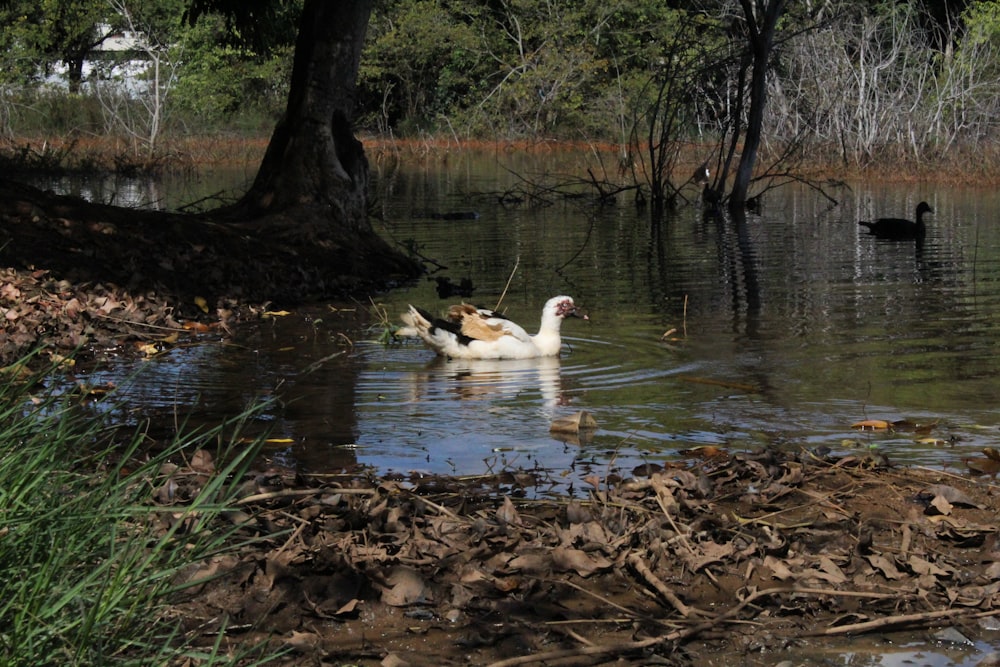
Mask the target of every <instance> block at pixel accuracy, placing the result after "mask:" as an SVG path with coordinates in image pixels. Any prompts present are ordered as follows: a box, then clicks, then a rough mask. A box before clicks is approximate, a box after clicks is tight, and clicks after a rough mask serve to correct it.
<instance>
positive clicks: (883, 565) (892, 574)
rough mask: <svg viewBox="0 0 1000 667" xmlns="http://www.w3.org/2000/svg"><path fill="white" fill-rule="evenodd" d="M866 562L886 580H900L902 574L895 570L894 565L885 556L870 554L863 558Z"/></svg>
mask: <svg viewBox="0 0 1000 667" xmlns="http://www.w3.org/2000/svg"><path fill="white" fill-rule="evenodd" d="M865 558H866V559H867V560H868V562H869V563H870V564H871V566H872V567H874V568H875V569H876V570H879V571H880V572H881V573H882V576H884V577H885V578H886V579H902V578H903V576H904V575H903V573H901V572H900V571H899V570H898V569H897V568H896V564H895V563H893V562H892V561H891V560H889V559H888V558H886V557H885V556H881V555H879V554H871V555H869V556H865Z"/></svg>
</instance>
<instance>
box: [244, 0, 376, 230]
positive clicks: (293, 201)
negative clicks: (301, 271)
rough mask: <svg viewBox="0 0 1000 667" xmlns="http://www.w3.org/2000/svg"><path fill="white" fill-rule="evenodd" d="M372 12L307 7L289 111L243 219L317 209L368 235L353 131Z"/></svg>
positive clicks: (348, 5)
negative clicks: (361, 66)
mask: <svg viewBox="0 0 1000 667" xmlns="http://www.w3.org/2000/svg"><path fill="white" fill-rule="evenodd" d="M371 9H372V0H354V1H352V2H347V1H343V0H341V1H338V2H327V1H325V0H305V3H304V6H303V10H302V20H301V25H300V27H299V35H298V41H297V42H296V46H295V62H294V65H293V69H292V80H291V86H290V88H289V94H288V106H287V108H286V110H285V114H284V116H283V117H282V119H281V120H280V121H279V123H278V125H277V127H276V128H275V130H274V133H273V134H272V136H271V142H270V144H269V145H268V148H267V152H266V153H265V155H264V159H263V161H262V162H261V165H260V169H259V170H258V172H257V178H256V180H255V181H254V183H253V185H252V186H251V188H250V190H249V192H247V194H246V195H245V196H244V198H243V200H242V201H241V202H240V203H239V204H237V207H236V208H237V209H238V210H240V213H241V215H249V216H250V217H256V216H259V215H266V214H268V213H274V212H279V211H282V210H286V209H289V208H301V207H306V208H312V207H317V208H319V209H321V210H323V211H326V212H327V215H328V216H329V219H330V223H331V224H337V225H346V226H347V227H349V228H352V229H368V228H369V224H368V220H367V210H366V209H367V188H368V160H367V159H366V158H365V153H364V148H363V147H362V145H361V142H360V141H358V140H357V139H356V138H355V137H354V134H353V130H352V125H351V124H352V120H353V117H354V106H355V80H356V77H357V73H358V66H359V62H360V58H361V49H362V46H363V44H364V38H365V31H366V29H367V25H368V17H369V15H370V13H371Z"/></svg>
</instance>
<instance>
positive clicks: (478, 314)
mask: <svg viewBox="0 0 1000 667" xmlns="http://www.w3.org/2000/svg"><path fill="white" fill-rule="evenodd" d="M566 317H581V318H583V319H585V320H586V319H589V318H588V317H587V316H586V315H584V314H583V313H581V312H580V311H579V310H578V309H577V307H576V304H574V303H573V299H572V298H570V297H568V296H557V297H553V298H551V299H549V300H548V301H546V302H545V307H544V308H542V324H541V326H540V327H539V328H538V333H537V334H535V335H534V336H532V335H530V334H528V332H527V331H525V330H524V329H523V328H522V327H520V326H518V325H517V324H514V323H513V322H511V321H510V320H508V319H507V318H506V317H504V316H503V315H501V314H499V313H496V312H493V311H492V310H486V309H483V308H476V307H475V306H470V305H468V304H461V305H458V306H452V307H451V308H449V309H448V318H447V319H442V318H439V317H434V316H433V315H431V314H430V313H428V312H427V311H426V310H423V309H421V308H416V307H414V306H410V310H409V311H408V312H406V313H403V316H402V319H403V322H405V323H406V325H407V327H406V328H405V329H403V330H401V331H400V332H398V333H400V334H401V335H411V336H412V335H416V336H419V337H420V338H422V339H423V341H424V342H425V343H426V344H427V346H428V347H430V348H431V349H432V350H434V351H435V352H437V353H438V354H439V355H441V356H443V357H451V358H453V359H531V358H534V357H554V356H556V355H558V354H559V351H560V349H561V348H562V340H561V339H560V337H559V326H560V325H561V324H562V321H563V319H564V318H566Z"/></svg>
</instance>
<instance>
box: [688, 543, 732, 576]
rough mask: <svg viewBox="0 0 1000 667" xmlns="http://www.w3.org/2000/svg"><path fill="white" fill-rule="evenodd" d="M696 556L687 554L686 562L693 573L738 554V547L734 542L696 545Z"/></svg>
mask: <svg viewBox="0 0 1000 667" xmlns="http://www.w3.org/2000/svg"><path fill="white" fill-rule="evenodd" d="M695 550H696V552H700V553H695V554H685V555H684V560H685V561H686V563H687V566H688V567H689V568H690V569H691V571H692V572H697V571H698V570H700V569H702V568H703V567H705V566H707V565H711V564H712V563H718V562H720V561H722V560H725V559H726V558H728V557H729V556H732V555H733V553H735V552H736V546H735V545H734V544H733V543H732V542H727V543H725V544H717V543H715V542H704V543H702V544H697V545H695Z"/></svg>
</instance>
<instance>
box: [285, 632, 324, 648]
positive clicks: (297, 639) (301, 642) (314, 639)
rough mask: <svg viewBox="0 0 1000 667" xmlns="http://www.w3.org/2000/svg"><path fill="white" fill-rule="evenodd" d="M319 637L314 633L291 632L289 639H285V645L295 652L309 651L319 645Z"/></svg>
mask: <svg viewBox="0 0 1000 667" xmlns="http://www.w3.org/2000/svg"><path fill="white" fill-rule="evenodd" d="M319 642H320V637H319V635H317V634H316V633H315V632H299V631H298V630H292V635H291V637H286V638H285V643H286V644H287V645H288V646H291V647H292V648H293V649H295V650H296V651H311V650H312V649H314V648H316V646H317V645H319Z"/></svg>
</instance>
